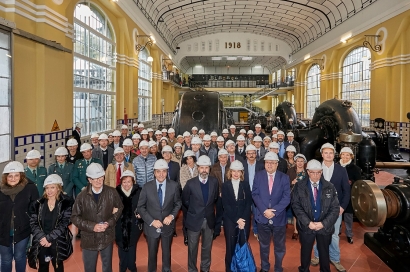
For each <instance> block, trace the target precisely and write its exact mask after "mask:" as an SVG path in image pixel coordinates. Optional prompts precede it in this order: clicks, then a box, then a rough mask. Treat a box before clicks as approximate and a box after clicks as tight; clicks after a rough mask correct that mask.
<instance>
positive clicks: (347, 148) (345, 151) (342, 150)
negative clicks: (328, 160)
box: [340, 146, 353, 155]
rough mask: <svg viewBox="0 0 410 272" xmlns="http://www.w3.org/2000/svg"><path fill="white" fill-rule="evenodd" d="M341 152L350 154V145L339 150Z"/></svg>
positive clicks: (351, 152)
mask: <svg viewBox="0 0 410 272" xmlns="http://www.w3.org/2000/svg"><path fill="white" fill-rule="evenodd" d="M342 153H349V154H352V155H353V151H352V149H351V148H350V147H347V146H345V147H343V148H342V149H341V150H340V154H342Z"/></svg>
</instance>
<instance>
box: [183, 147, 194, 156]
mask: <svg viewBox="0 0 410 272" xmlns="http://www.w3.org/2000/svg"><path fill="white" fill-rule="evenodd" d="M186 157H195V153H194V151H192V150H189V149H188V150H186V151H185V152H184V158H186Z"/></svg>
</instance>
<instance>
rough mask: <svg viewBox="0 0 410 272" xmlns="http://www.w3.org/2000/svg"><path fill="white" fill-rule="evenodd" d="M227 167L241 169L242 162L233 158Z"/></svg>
mask: <svg viewBox="0 0 410 272" xmlns="http://www.w3.org/2000/svg"><path fill="white" fill-rule="evenodd" d="M229 169H231V170H243V169H244V168H243V164H242V163H241V162H240V161H238V160H234V161H233V162H232V163H231V166H229Z"/></svg>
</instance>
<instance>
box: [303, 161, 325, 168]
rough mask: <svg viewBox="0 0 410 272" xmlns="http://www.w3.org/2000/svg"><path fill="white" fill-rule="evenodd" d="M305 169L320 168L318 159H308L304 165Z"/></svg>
mask: <svg viewBox="0 0 410 272" xmlns="http://www.w3.org/2000/svg"><path fill="white" fill-rule="evenodd" d="M306 169H307V170H322V164H321V163H320V162H319V161H318V160H310V161H309V162H308V163H307V166H306Z"/></svg>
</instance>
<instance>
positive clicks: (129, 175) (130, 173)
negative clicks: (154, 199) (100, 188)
mask: <svg viewBox="0 0 410 272" xmlns="http://www.w3.org/2000/svg"><path fill="white" fill-rule="evenodd" d="M123 177H132V178H133V179H134V180H135V175H134V173H133V172H132V171H131V170H125V171H124V172H122V174H121V178H123Z"/></svg>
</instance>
